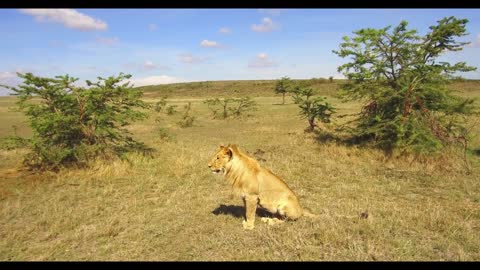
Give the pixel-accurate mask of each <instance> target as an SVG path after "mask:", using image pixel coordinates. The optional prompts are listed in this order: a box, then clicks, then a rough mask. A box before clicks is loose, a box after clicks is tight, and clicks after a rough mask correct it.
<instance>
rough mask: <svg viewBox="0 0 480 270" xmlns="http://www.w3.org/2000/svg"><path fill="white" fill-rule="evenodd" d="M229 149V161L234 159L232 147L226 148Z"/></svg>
mask: <svg viewBox="0 0 480 270" xmlns="http://www.w3.org/2000/svg"><path fill="white" fill-rule="evenodd" d="M226 149H227V155H228V157H229V158H228V159H229V160H231V159H232V158H233V150H232V148H231V147H228V148H226Z"/></svg>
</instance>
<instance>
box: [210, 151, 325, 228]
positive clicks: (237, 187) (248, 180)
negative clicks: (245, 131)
mask: <svg viewBox="0 0 480 270" xmlns="http://www.w3.org/2000/svg"><path fill="white" fill-rule="evenodd" d="M208 167H209V168H210V169H211V171H212V172H213V173H215V174H218V173H223V175H224V177H225V179H226V180H227V181H228V183H229V184H231V185H232V187H233V190H234V192H235V193H237V194H239V195H240V196H241V197H242V199H243V202H244V206H245V219H244V220H243V221H242V225H243V228H244V229H246V230H252V229H253V228H254V227H255V224H254V223H255V213H256V209H257V205H259V206H260V207H262V208H264V209H265V210H267V211H268V212H270V213H272V214H274V215H277V216H279V217H280V219H278V218H266V217H263V218H262V219H261V220H262V221H263V222H267V223H268V224H269V225H273V224H277V223H282V222H284V221H285V220H297V219H298V218H299V217H301V216H308V217H316V215H314V214H312V213H310V212H308V211H306V210H305V209H303V208H302V207H301V206H300V203H299V201H298V198H297V196H296V195H295V193H294V192H293V191H292V190H291V189H290V188H289V187H288V185H287V184H286V183H285V181H283V180H282V179H281V178H280V177H278V176H276V175H275V174H273V173H272V172H271V171H270V170H269V169H267V168H263V167H262V166H260V164H259V163H258V162H257V161H256V160H255V159H254V158H252V157H250V156H248V155H247V154H246V153H244V152H242V151H241V150H240V149H239V148H238V147H237V145H231V144H229V145H227V146H223V145H220V149H219V150H218V151H217V153H216V154H215V155H214V156H213V158H212V159H211V161H210V162H209V163H208Z"/></svg>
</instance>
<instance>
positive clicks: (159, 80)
mask: <svg viewBox="0 0 480 270" xmlns="http://www.w3.org/2000/svg"><path fill="white" fill-rule="evenodd" d="M129 81H130V82H131V83H132V84H133V85H134V86H146V85H157V84H169V83H178V82H183V81H184V80H182V79H179V78H176V77H172V76H167V75H156V76H148V77H143V78H138V79H130V80H129Z"/></svg>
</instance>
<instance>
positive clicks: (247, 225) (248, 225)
mask: <svg viewBox="0 0 480 270" xmlns="http://www.w3.org/2000/svg"><path fill="white" fill-rule="evenodd" d="M242 225H243V228H244V229H245V230H253V228H254V227H255V225H254V224H253V222H251V223H249V222H247V221H245V220H243V221H242Z"/></svg>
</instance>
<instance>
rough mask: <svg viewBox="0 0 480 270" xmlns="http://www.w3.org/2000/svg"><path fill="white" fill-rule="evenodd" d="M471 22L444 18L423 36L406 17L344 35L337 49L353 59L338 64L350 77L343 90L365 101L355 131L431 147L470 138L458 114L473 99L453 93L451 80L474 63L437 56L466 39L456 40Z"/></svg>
mask: <svg viewBox="0 0 480 270" xmlns="http://www.w3.org/2000/svg"><path fill="white" fill-rule="evenodd" d="M467 22H468V20H466V19H457V18H455V17H448V18H443V19H441V20H439V21H437V25H434V26H430V31H429V32H428V33H427V34H426V35H425V36H419V35H418V34H417V31H416V30H412V29H407V25H408V23H407V22H406V21H402V22H401V23H400V24H399V25H398V26H396V27H395V28H393V29H392V28H391V26H388V27H385V28H382V29H372V28H366V29H361V30H358V31H355V32H354V34H355V35H354V36H353V37H351V38H350V37H344V38H343V42H342V43H341V44H340V49H339V50H338V51H333V52H334V53H335V54H337V55H338V56H340V57H342V58H345V57H349V58H350V60H351V61H350V62H348V63H346V64H344V65H341V66H340V67H339V68H338V71H339V72H342V73H343V74H344V75H345V76H346V78H347V79H348V81H347V83H345V84H343V85H342V87H341V90H342V93H343V95H344V97H345V98H346V99H362V100H363V101H364V102H365V103H364V105H363V107H362V110H361V113H360V114H359V117H358V118H357V119H356V121H355V122H356V123H357V125H356V126H355V127H354V128H353V130H352V131H353V134H354V135H355V137H357V138H361V139H374V141H375V142H376V144H377V145H378V146H380V147H382V148H384V149H385V150H392V149H394V148H403V149H405V150H408V149H410V150H414V151H417V152H430V151H434V150H439V149H441V148H442V147H443V146H445V145H446V144H449V143H452V142H455V141H459V140H461V141H464V142H465V144H466V139H465V134H464V133H465V129H464V127H463V126H462V121H460V118H459V117H458V116H460V115H465V114H467V113H469V112H472V109H473V100H470V99H463V98H460V97H457V96H454V95H452V93H451V91H450V90H449V89H448V83H449V82H450V81H451V79H452V78H454V77H455V74H456V73H457V72H467V71H472V70H475V69H476V68H474V67H471V66H467V64H466V63H465V62H459V63H455V64H450V63H448V62H442V61H440V60H439V57H440V56H442V55H443V54H444V53H446V52H455V51H460V50H462V47H463V46H465V45H466V44H468V43H467V42H459V41H457V40H455V39H456V38H458V37H461V36H465V35H466V34H467V33H466V28H465V25H466V23H467Z"/></svg>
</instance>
